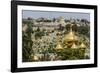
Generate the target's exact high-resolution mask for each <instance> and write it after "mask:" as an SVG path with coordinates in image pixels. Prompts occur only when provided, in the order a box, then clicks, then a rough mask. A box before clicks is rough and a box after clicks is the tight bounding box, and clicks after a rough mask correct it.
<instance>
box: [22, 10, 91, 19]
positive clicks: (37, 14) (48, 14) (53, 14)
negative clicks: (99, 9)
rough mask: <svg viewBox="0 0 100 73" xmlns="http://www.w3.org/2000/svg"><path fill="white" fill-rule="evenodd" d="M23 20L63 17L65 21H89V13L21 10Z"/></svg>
mask: <svg viewBox="0 0 100 73" xmlns="http://www.w3.org/2000/svg"><path fill="white" fill-rule="evenodd" d="M22 13H23V14H22V15H23V18H28V17H31V18H34V19H37V18H40V17H44V18H50V19H52V18H58V17H60V16H63V17H64V18H66V19H70V18H75V19H87V20H88V21H90V14H89V13H76V12H54V11H35V10H23V11H22Z"/></svg>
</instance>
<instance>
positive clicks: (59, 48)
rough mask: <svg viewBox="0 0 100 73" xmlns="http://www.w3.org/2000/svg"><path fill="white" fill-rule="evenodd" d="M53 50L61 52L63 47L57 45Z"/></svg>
mask: <svg viewBox="0 0 100 73" xmlns="http://www.w3.org/2000/svg"><path fill="white" fill-rule="evenodd" d="M55 50H63V47H62V46H61V44H60V43H58V44H57V46H56V48H55Z"/></svg>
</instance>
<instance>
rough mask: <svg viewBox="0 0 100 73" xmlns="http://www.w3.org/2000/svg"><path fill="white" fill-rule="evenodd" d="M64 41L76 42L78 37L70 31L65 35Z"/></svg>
mask: <svg viewBox="0 0 100 73" xmlns="http://www.w3.org/2000/svg"><path fill="white" fill-rule="evenodd" d="M64 40H65V41H77V40H78V36H76V35H75V33H74V32H73V31H72V29H71V30H70V32H69V33H68V34H66V35H65V37H64Z"/></svg>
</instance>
